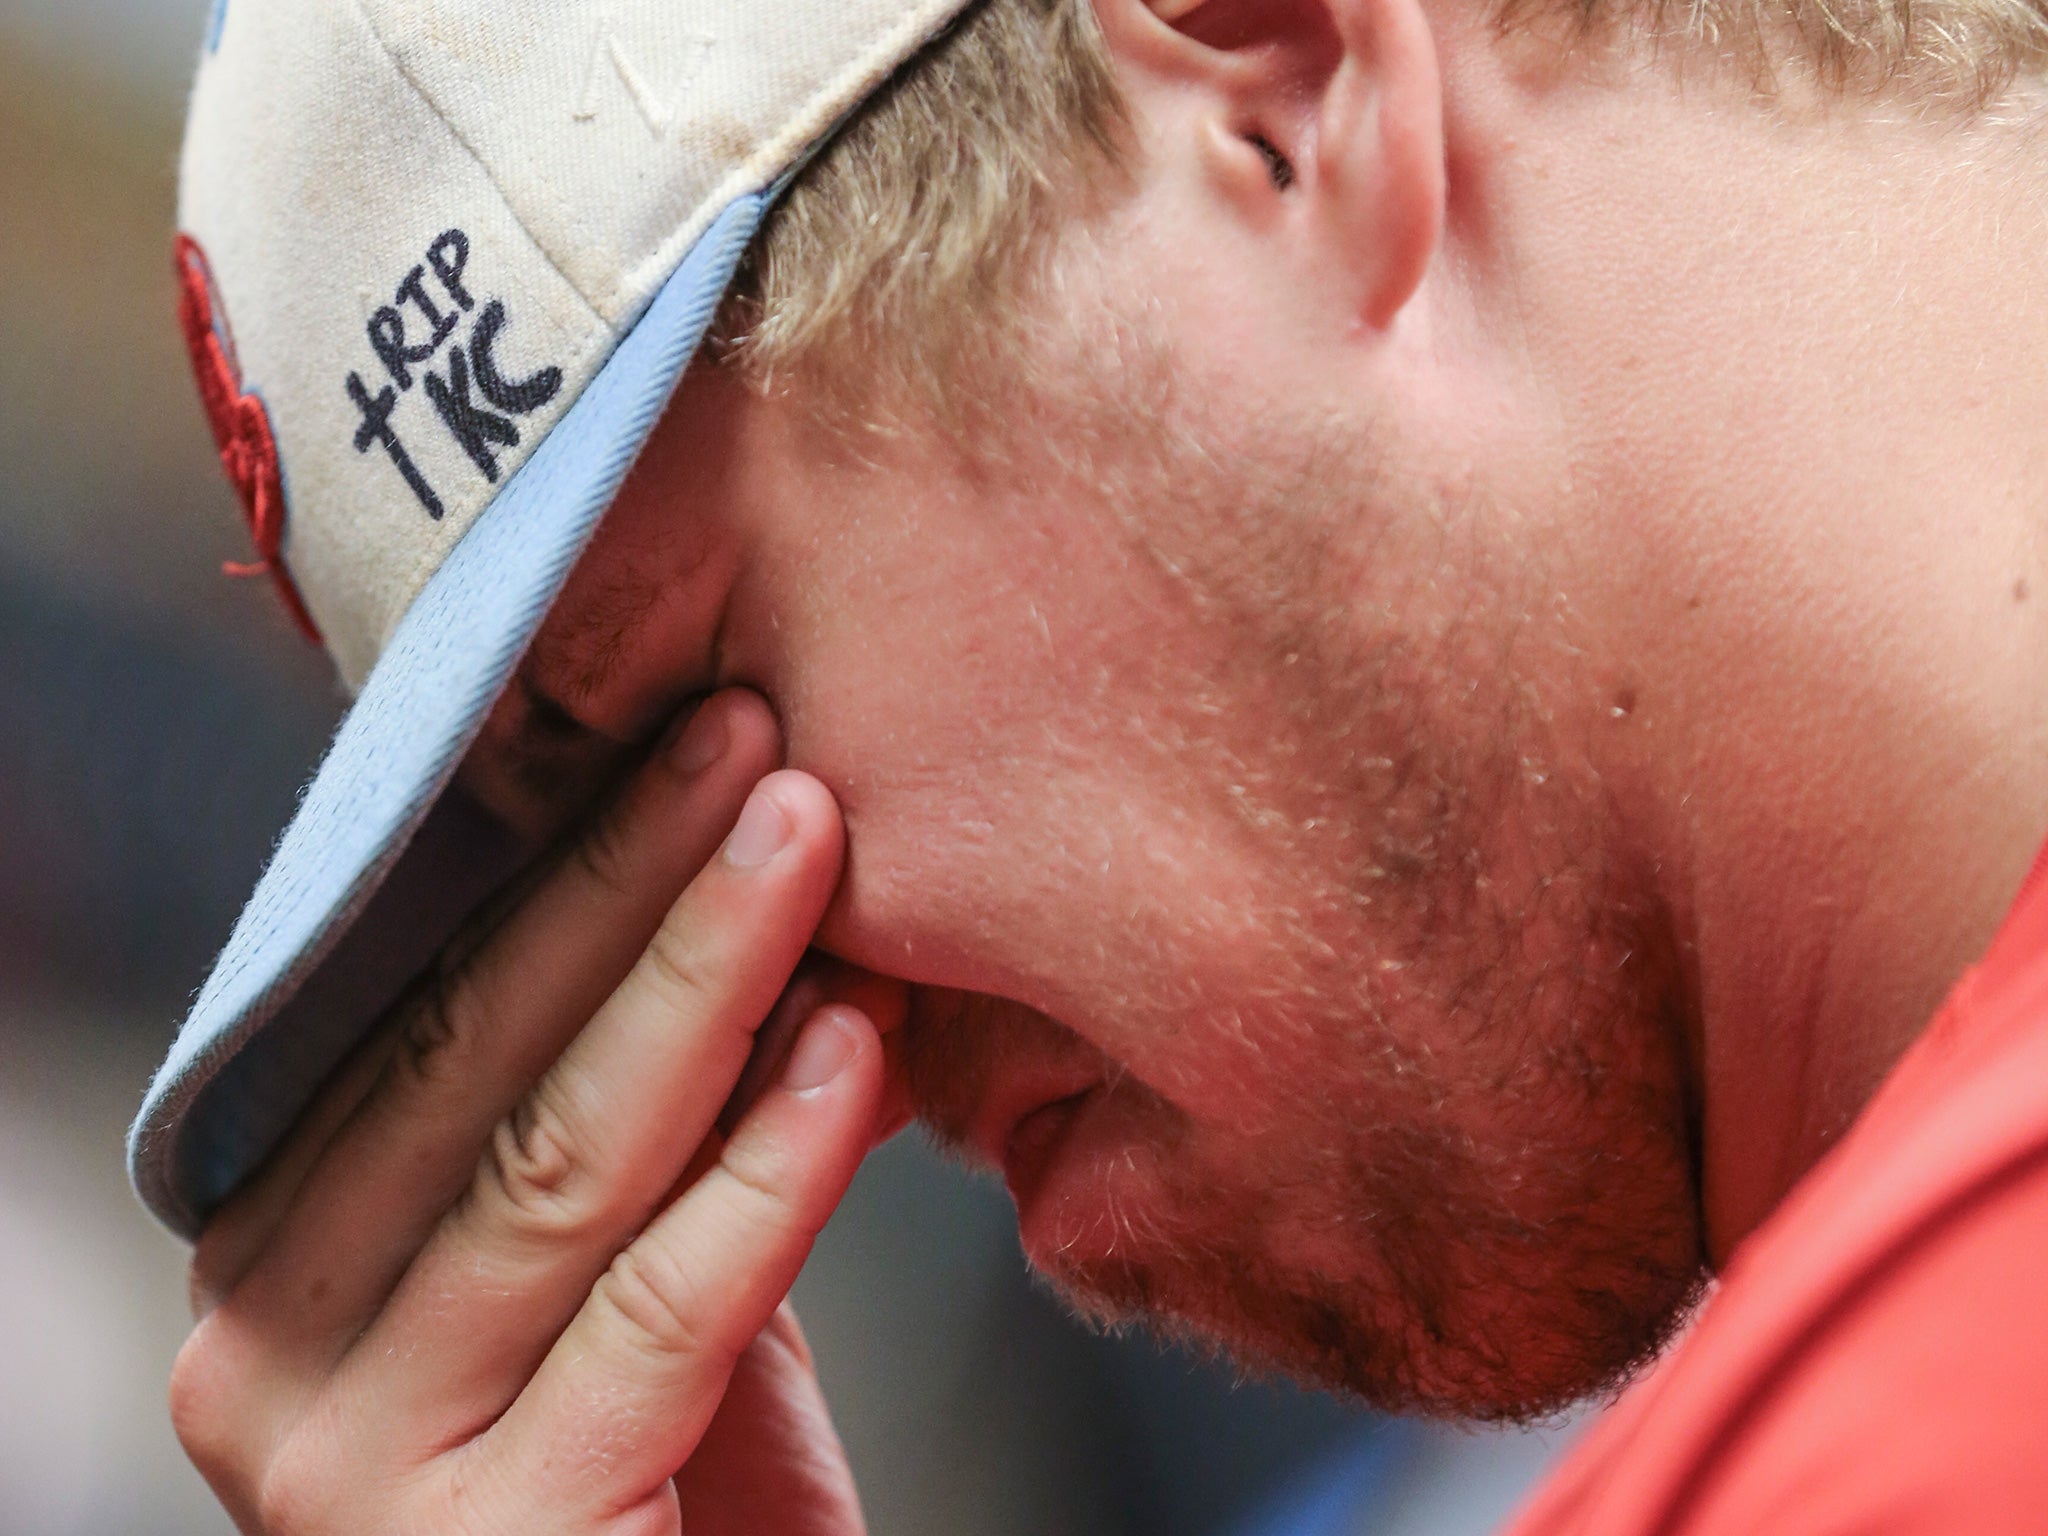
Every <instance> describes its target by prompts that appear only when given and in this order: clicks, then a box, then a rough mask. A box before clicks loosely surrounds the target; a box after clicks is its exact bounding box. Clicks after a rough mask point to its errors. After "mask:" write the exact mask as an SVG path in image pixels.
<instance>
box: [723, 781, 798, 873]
mask: <svg viewBox="0 0 2048 1536" xmlns="http://www.w3.org/2000/svg"><path fill="white" fill-rule="evenodd" d="M789 833H790V826H789V817H788V816H787V815H785V814H784V813H783V809H782V807H781V806H779V805H777V804H776V803H775V797H774V796H773V795H771V794H769V793H768V792H767V791H766V790H763V789H756V790H755V791H754V792H753V793H752V794H751V795H749V796H747V804H746V809H744V810H743V811H741V812H740V820H739V825H738V826H736V827H734V828H733V829H732V836H730V837H728V838H727V839H726V840H725V862H726V863H728V864H730V865H732V867H733V868H735V869H758V868H760V867H761V866H762V865H763V864H766V863H767V862H768V861H769V860H770V859H772V858H774V857H775V855H776V854H778V853H780V852H781V851H782V845H783V844H784V843H787V842H788V841H789Z"/></svg>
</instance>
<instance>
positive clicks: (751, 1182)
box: [720, 1138, 804, 1232]
mask: <svg viewBox="0 0 2048 1536" xmlns="http://www.w3.org/2000/svg"><path fill="white" fill-rule="evenodd" d="M789 1165H790V1158H789V1156H788V1154H787V1151H786V1150H785V1149H784V1148H783V1147H781V1146H779V1145H776V1144H774V1143H766V1144H764V1143H763V1142H760V1141H757V1140H750V1139H746V1138H742V1139H739V1140H735V1141H733V1142H732V1143H731V1144H730V1145H728V1146H727V1147H726V1149H725V1154H724V1156H723V1158H722V1159H721V1161H720V1166H721V1167H722V1168H723V1169H724V1170H725V1173H726V1177H727V1179H728V1181H729V1188H730V1193H731V1196H732V1199H733V1200H734V1202H735V1203H736V1204H737V1205H738V1206H739V1207H740V1215H741V1216H742V1218H744V1219H745V1220H746V1221H747V1223H748V1224H749V1225H752V1226H756V1227H765V1228H768V1229H770V1230H772V1231H775V1232H793V1231H796V1230H798V1229H800V1228H801V1227H802V1226H803V1225H804V1220H803V1207H802V1206H801V1205H800V1204H799V1203H798V1199H797V1195H796V1193H795V1191H794V1190H793V1189H792V1188H791V1181H790V1177H789V1174H790V1167H789Z"/></svg>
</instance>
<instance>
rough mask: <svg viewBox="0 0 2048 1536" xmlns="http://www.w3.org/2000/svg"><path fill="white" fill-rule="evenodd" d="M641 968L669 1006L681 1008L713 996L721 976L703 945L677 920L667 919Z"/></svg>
mask: <svg viewBox="0 0 2048 1536" xmlns="http://www.w3.org/2000/svg"><path fill="white" fill-rule="evenodd" d="M640 969H641V972H642V974H643V975H644V976H645V977H646V979H647V981H648V982H649V983H650V984H651V985H652V986H653V988H654V989H655V991H657V992H658V993H659V994H660V995H661V997H662V999H663V1000H664V1002H666V1003H667V1004H668V1005H669V1006H671V1007H675V1008H681V1007H683V1006H685V1005H687V1004H690V1003H693V1002H701V1001H702V1000H704V999H706V998H709V997H711V996H712V995H713V994H714V992H715V990H716V983H717V978H716V977H715V976H714V975H713V974H712V972H711V969H710V967H709V966H708V965H707V964H706V957H705V955H704V953H703V951H702V949H701V947H700V946H699V945H697V944H695V943H693V942H692V941H691V940H690V938H689V937H687V936H686V935H685V934H683V933H682V932H681V931H680V930H679V928H678V926H677V925H676V924H675V923H674V922H664V923H663V924H662V925H661V926H660V927H659V928H657V929H655V931H654V937H653V938H651V939H649V940H648V941H647V948H646V949H645V950H643V951H642V952H641V955H640Z"/></svg>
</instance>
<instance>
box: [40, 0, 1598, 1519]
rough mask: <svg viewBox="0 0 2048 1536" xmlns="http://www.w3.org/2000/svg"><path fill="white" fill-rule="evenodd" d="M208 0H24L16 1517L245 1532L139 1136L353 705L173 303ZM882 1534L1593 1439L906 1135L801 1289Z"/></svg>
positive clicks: (1423, 1501)
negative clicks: (235, 928)
mask: <svg viewBox="0 0 2048 1536" xmlns="http://www.w3.org/2000/svg"><path fill="white" fill-rule="evenodd" d="M206 4H207V0H0V1330H4V1332H0V1536H130V1533H149V1536H188V1533H189V1536H201V1533H206V1536H223V1533H225V1532H227V1530H228V1526H227V1522H226V1520H225V1519H224V1517H222V1516H221V1514H220V1513H219V1511H218V1510H217V1509H216V1508H215V1506H214V1505H213V1503H212V1501H211V1499H210V1498H209V1496H208V1495H207V1493H206V1490H205V1488H204V1487H203V1485H201V1483H200V1482H199V1480H198V1478H197V1477H196V1476H195V1475H194V1474H193V1473H192V1472H191V1471H190V1469H189V1468H188V1467H187V1466H186V1465H185V1462H184V1460H183V1458H182V1456H181V1455H180V1454H179V1451H178V1449H177V1446H176V1444H175V1442H174V1441H173V1439H172V1437H171V1434H170V1430H169V1426H168V1423H167V1421H166V1418H165V1412H164V1408H163V1387H164V1381H165V1378H166V1374H167V1372H168V1369H169V1365H170V1361H171V1357H172V1355H173V1354H174V1353H175V1351H176V1349H177V1346H178V1342H179V1340H180V1339H181V1337H182V1335H183V1331H184V1324H185V1319H186V1314H185V1303H184V1295H183V1265H184V1252H183V1249H182V1248H181V1246H180V1245H179V1244H177V1243H175V1242H174V1241H172V1240H171V1239H170V1238H168V1237H166V1236H165V1235H164V1234H162V1233H161V1232H159V1231H158V1230H157V1229H156V1228H155V1227H154V1226H153V1225H152V1224H151V1223H150V1222H149V1221H148V1219H147V1218H146V1217H145V1216H144V1215H143V1213H142V1210H141V1208H140V1207H139V1206H138V1205H137V1204H136V1203H135V1202H134V1200H133V1198H132V1196H131V1195H130V1194H129V1192H128V1188H127V1183H126V1178H125V1175H124V1173H123V1171H122V1166H121V1137H122V1132H123V1129H124V1128H125V1126H126V1123H127V1120H128V1117H129V1115H130V1114H131V1113H132V1111H133V1109H134V1106H135V1105H136V1103H137V1102H138V1101H139V1099H140V1097H141V1094H142V1090H143V1088H144V1086H145V1084H146V1083H147V1082H148V1079H149V1076H150V1073H151V1071H152V1069H153V1068H154V1066H155V1064H156V1062H157V1059H158V1058H159V1056H160V1055H161V1054H162V1052H163V1050H164V1048H165V1046H166V1045H167V1044H168V1043H169V1040H170V1037H171V1034H172V1031H173V1028H174V1025H175V1023H176V1020H177V1019H178V1017H179V1016H180V1014H181V1013H182V1012H183V1008H184V1004H185V1001H186V999H187V998H188V997H189V996H190V994H191V992H192V990H193V989H194V988H195V987H196V986H197V985H198V983H199V981H200V980H201V978H202V977H203V975H204V974H205V971H206V968H207V963H208V960H209V958H210V957H211V955H212V953H213V951H214V949H215V948H217V947H218V946H219V944H220V943H221V941H222V940H223V939H224V938H225V937H226V935H227V932H228V929H229V927H230V925H231V923H232V922H233V919H234V915H235V913H236V911H237V910H238V908H239V906H240V903H241V900H242V898H243V896H244V895H245V894H246V893H247V891H248V890H249V888H250V887H251V885H252V884H253V883H254V880H255V877H256V875H257V873H258V871H259V869H260V867H261V865H262V862H263V859H264V856H265V854H266V852H267V850H268V848H269V846H270V843H271V841H272V839H273V838H274V837H275V836H276V834H277V833H278V832H279V831H280V830H281V829H282V827H283V826H284V824H285V822H286V820H287V819H288V818H289V815H290V812H291V809H292V805H293V801H294V796H295V794H296V791H297V789H298V786H299V785H300V783H301V782H302V781H303V780H304V778H305V777H306V775H307V773H308V772H309V771H310V769H311V768H312V766H313V765H314V763H315V762H316V761H317V759H318V757H319V755H320V752H321V749H322V747H323V745H324V743H325V741H326V739H327V737H328V735H329V733H330V732H331V730H332V728H333V726H334V724H335V721H336V719H337V718H338V716H339V714H340V711H341V709H342V706H343V700H342V697H341V695H340V693H339V691H338V689H337V688H336V686H335V684H334V682H333V680H332V677H331V674H330V672H329V669H328V667H327V665H326V663H325V662H324V661H323V660H322V658H321V657H320V656H319V655H318V654H317V653H316V652H314V651H313V650H312V649H311V648H309V647H308V646H307V645H305V644H304V643H303V642H302V641H300V640H299V638H298V637H297V636H296V634H294V633H293V632H292V631H291V630H290V629H289V627H288V625H287V624H286V622H285V620H284V618H283V615H282V612H281V610H280V609H279V607H278V605H277V603H276V601H275V599H274V597H273V596H272V594H271V592H270V589H269V586H268V584H267V583H263V582H235V581H231V580H229V579H228V578H226V577H224V576H223V575H222V574H221V572H220V566H221V562H222V561H223V560H232V559H241V558H244V557H246V554H247V546H246V534H245V532H244V531H243V525H242V521H241V518H240V515H239V513H238V511H237V509H236V507H235V504H234V502H233V500H232V497H231V496H230V494H229V492H228V491H227V489H226V486H225V484H224V482H223V481H222V479H221V477H220V474H219V471H218V466H217V464H216V463H215V461H214V458H213V452H212V444H211V440H210V438H209V437H208V434H207V430H206V426H205V422H204V419H203V417H202V416H201V413H200V410H199V407H198V403H197V400H196V397H195V395H194V393H193V391H192V388H191V385H190V382H189V378H188V375H187V370H186V364H185V360H184V354H183V348H182V344H181V342H180V341H179V339H178V336H177V331H176V327H175V324H174V322H173V314H174V298H173V291H172V283H171V275H170V243H171V234H172V224H173V219H172V210H173V203H174V183H175V157H176V147H177V140H178V132H179V121H180V114H181V110H182V100H183V93H184V88H185V83H186V80H187V76H188V73H189V70H190V67H191V64H192V61H193V59H194V58H195V57H196V53H197V41H198V38H199V36H200V33H201V29H202V25H203V22H204V11H205V8H206ZM797 1301H798V1304H799V1308H800V1310H801V1311H802V1313H803V1315H804V1317H805V1319H806V1322H807V1324H808V1327H809V1329H810V1333H811V1337H812V1341H813V1343H814V1345H815V1347H816V1349H817V1353H818V1356H819V1360H820V1364H821V1369H822V1371H823V1374H824V1379H825V1385H826V1389H827V1391H828V1392H829V1393H830V1395H831V1397H832V1400H833V1402H834V1405H835V1408H836V1410H837V1413H838V1417H839V1422H840V1425H841V1428H842V1431H843V1433H844V1435H845V1437H846V1441H847V1446H848V1450H849V1452H850V1454H851V1456H852V1459H853V1465H854V1470H855V1471H856V1473H857V1474H858V1475H859V1477H860V1481H861V1486H862V1489H863V1491H864V1493H865V1496H866V1498H867V1501H868V1508H869V1517H870V1521H871V1523H872V1525H873V1528H874V1530H875V1531H876V1532H877V1533H878V1536H921V1533H926V1532H929V1533H933V1536H938V1533H945V1536H1007V1533H1025V1532H1031V1533H1061V1536H1067V1533H1071V1536H1094V1533H1103V1536H1153V1533H1160V1536H1164V1533H1173V1536H1269V1533H1270V1536H1324V1533H1328V1536H1336V1533H1345V1536H1369V1533H1378V1536H1397V1533H1398V1536H1421V1533H1428V1536H1478V1533H1480V1532H1483V1531H1487V1530H1490V1529H1491V1528H1492V1527H1493V1525H1494V1524H1495V1522H1496V1521H1497V1520H1498V1518H1499V1517H1500V1516H1501V1515H1502V1514H1503V1513H1504V1512H1505V1511H1506V1510H1507V1509H1508V1508H1510V1507H1511V1506H1512V1504H1513V1502H1514V1500H1515V1498H1516V1497H1517V1495H1518V1494H1519V1492H1520V1491H1521V1490H1522V1489H1523V1488H1524V1486H1526V1484H1527V1483H1528V1481H1529V1480H1530V1479H1531V1478H1532V1477H1533V1476H1534V1475H1535V1474H1536V1472H1537V1471H1538V1470H1539V1469H1540V1468H1541V1467H1542V1465H1543V1464H1544V1463H1545V1462H1546V1461H1547V1460H1548V1459H1549V1457H1550V1456H1551V1455H1552V1454H1553V1453H1554V1451H1555V1448H1556V1446H1557V1445H1558V1444H1559V1443H1560V1441H1561V1440H1562V1438H1563V1437H1564V1436H1566V1435H1568V1434H1569V1432H1570V1431H1569V1429H1568V1428H1567V1429H1560V1430H1557V1431H1553V1432H1549V1433H1544V1434H1511V1435H1466V1434H1461V1433H1458V1432H1455V1431H1447V1430H1437V1429H1425V1428H1421V1427H1418V1426H1413V1425H1402V1424H1393V1423H1389V1422H1386V1421H1383V1420H1379V1419H1376V1418H1373V1417H1372V1416H1369V1415H1366V1414H1362V1413H1359V1412H1357V1411H1355V1410H1352V1409H1349V1408H1347V1407H1345V1406H1344V1405H1341V1404H1339V1403H1336V1402H1333V1401H1330V1400H1328V1399H1325V1398H1319V1397H1314V1396H1309V1395H1306V1394H1301V1393H1297V1392H1292V1391H1288V1390H1283V1389H1279V1388H1275V1387H1269V1386H1265V1385H1240V1384H1238V1383H1237V1382H1235V1381H1234V1380H1233V1379H1232V1377H1231V1376H1230V1375H1229V1374H1228V1373H1226V1372H1224V1371H1221V1370H1218V1369H1217V1368H1215V1367H1213V1366H1205V1365H1202V1364H1199V1363H1196V1362H1193V1361H1190V1360H1188V1359H1185V1358H1182V1357H1180V1356H1178V1355H1175V1354H1172V1353H1162V1352H1160V1351H1159V1350H1157V1349H1156V1348H1155V1347H1154V1346H1152V1345H1151V1344H1150V1343H1148V1342H1146V1341H1144V1340H1142V1339H1112V1338H1100V1337H1095V1336H1092V1335H1090V1334H1088V1333H1086V1332H1084V1331H1082V1330H1081V1329H1079V1328H1078V1327H1077V1326H1076V1325H1074V1324H1072V1323H1071V1322H1069V1321H1067V1320H1066V1319H1065V1317H1064V1316H1063V1315H1062V1314H1061V1312H1060V1310H1059V1309H1058V1307H1057V1306H1056V1305H1055V1304H1054V1303H1053V1302H1051V1301H1050V1300H1049V1299H1048V1298H1047V1297H1045V1296H1044V1295H1043V1294H1041V1293H1040V1292H1039V1291H1037V1290H1035V1289H1034V1288H1033V1286H1032V1284H1031V1282H1030V1280H1029V1279H1028V1277H1027V1275H1026V1272H1025V1269H1024V1265H1023V1262H1022V1260H1021V1258H1020V1257H1019V1255H1018V1252H1017V1248H1016V1243H1015V1236H1014V1232H1013V1229H1012V1225H1011V1218H1010V1210H1009V1204H1008V1201H1007V1199H1006V1197H1005V1196H1004V1195H1003V1193H1002V1191H1001V1190H1000V1189H999V1188H997V1187H995V1186H994V1185H991V1184H987V1183H974V1182H970V1181H969V1180H968V1179H967V1178H966V1177H965V1176H964V1175H962V1174H961V1173H959V1172H958V1171H957V1170H955V1169H952V1168H950V1167H948V1166H946V1165H944V1164H942V1163H940V1162H939V1161H938V1160H937V1159H936V1158H935V1157H934V1156H932V1154H931V1153H930V1152H928V1151H927V1150H926V1149H925V1148H924V1147H923V1146H921V1145H920V1144H919V1143H918V1142H917V1141H916V1139H915V1138H914V1137H905V1138H902V1139H899V1141H898V1142H897V1143H895V1144H894V1145H892V1146H891V1147H889V1148H887V1149H885V1150H884V1151H883V1152H882V1153H880V1154H878V1155H877V1156H876V1157H875V1158H874V1159H873V1160H871V1162H870V1164H869V1166H868V1168H867V1169H866V1170H865V1172H864V1173H863V1174H862V1176H861V1178H860V1181H859V1182H858V1183H857V1184H856V1185H855V1188H854V1191H853V1194H852V1195H851V1197H850V1198H849V1200H848V1201H847V1203H846V1205H845V1207H844V1208H843V1209H842V1211H841V1212H840V1214H839V1216H838V1217H837V1219H836V1220H835V1221H834V1223H833V1225H832V1227H831V1228H830V1230H829V1231H828V1232H827V1233H826V1236H825V1238H824V1240H823V1242H822V1243H821V1244H820V1246H819V1249H818V1252H817V1255H816V1257H815V1258H814V1259H813V1261H812V1264H811V1266H810V1268H809V1269H808V1270H807V1271H806V1272H805V1275H804V1278H803V1280H802V1281H801V1283H800V1284H799V1286H798V1289H797Z"/></svg>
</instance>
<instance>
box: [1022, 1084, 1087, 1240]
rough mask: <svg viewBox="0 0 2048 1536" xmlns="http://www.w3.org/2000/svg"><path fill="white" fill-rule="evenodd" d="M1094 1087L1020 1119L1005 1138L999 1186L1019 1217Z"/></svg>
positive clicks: (1035, 1110)
mask: <svg viewBox="0 0 2048 1536" xmlns="http://www.w3.org/2000/svg"><path fill="white" fill-rule="evenodd" d="M1096 1086H1097V1085H1095V1084H1090V1085H1089V1086H1088V1087H1086V1088H1083V1089H1081V1090H1080V1091H1079V1092H1078V1093H1070V1094H1068V1095H1067V1096H1066V1097H1065V1098H1062V1099H1054V1100H1053V1101H1052V1102H1051V1103H1049V1104H1041V1105H1039V1106H1038V1108H1036V1109H1034V1110H1031V1111H1029V1112H1028V1113H1027V1114H1025V1115H1023V1116H1021V1117H1020V1118H1019V1119H1018V1120H1017V1122H1016V1124H1015V1125H1013V1126H1012V1127H1011V1129H1010V1134H1009V1136H1008V1137H1007V1138H1005V1140H1004V1143H1003V1151H1002V1167H1003V1182H1004V1183H1006V1184H1007V1185H1008V1186H1009V1189H1010V1198H1011V1199H1012V1200H1013V1201H1015V1202H1016V1205H1017V1209H1018V1211H1019V1212H1020V1213H1021V1212H1023V1211H1025V1210H1027V1209H1029V1207H1030V1205H1031V1203H1032V1201H1033V1199H1034V1198H1035V1197H1036V1196H1037V1194H1038V1189H1039V1185H1040V1184H1041V1183H1043V1182H1044V1178H1045V1171H1046V1169H1047V1168H1048V1167H1049V1166H1050V1165H1051V1163H1052V1161H1053V1158H1054V1156H1055V1155H1056V1154H1057V1153H1058V1151H1059V1148H1060V1144H1061V1143H1062V1142H1063V1141H1064V1140H1065V1139H1066V1135H1067V1132H1068V1131H1069V1130H1070V1129H1071V1128H1072V1126H1073V1124H1074V1121H1075V1119H1076V1118H1077V1117H1078V1116H1079V1115H1080V1113H1081V1111H1082V1109H1083V1108H1084V1107H1086V1105H1087V1103H1088V1101H1089V1100H1090V1099H1092V1098H1093V1097H1094V1096H1095V1092H1096Z"/></svg>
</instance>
